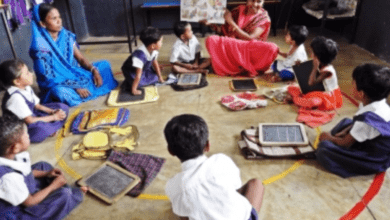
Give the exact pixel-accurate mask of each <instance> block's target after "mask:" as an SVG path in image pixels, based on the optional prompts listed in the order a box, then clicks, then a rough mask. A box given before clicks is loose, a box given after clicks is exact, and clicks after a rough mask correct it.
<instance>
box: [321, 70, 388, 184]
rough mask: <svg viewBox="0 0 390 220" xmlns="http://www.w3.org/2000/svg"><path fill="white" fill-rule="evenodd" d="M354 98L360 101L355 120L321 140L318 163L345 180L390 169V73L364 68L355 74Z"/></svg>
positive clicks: (347, 119) (338, 126)
mask: <svg viewBox="0 0 390 220" xmlns="http://www.w3.org/2000/svg"><path fill="white" fill-rule="evenodd" d="M352 78H353V81H352V91H353V95H354V98H356V99H357V100H359V101H361V104H360V106H359V110H358V111H357V113H356V114H355V116H354V117H353V119H352V120H351V119H349V118H345V119H343V120H342V121H341V122H339V124H337V125H336V126H335V127H334V128H333V129H332V131H331V132H330V133H327V132H324V133H322V134H321V136H320V141H321V142H320V143H319V145H318V149H317V152H316V156H317V160H318V162H319V163H320V164H321V165H322V166H324V167H325V168H326V169H327V170H329V171H330V172H332V173H335V174H337V175H340V176H342V177H350V176H356V175H368V174H374V173H378V172H383V171H386V169H387V168H388V167H390V114H389V112H390V107H389V105H388V104H387V103H386V98H387V97H388V96H389V93H390V69H389V68H388V67H381V66H379V65H376V64H364V65H360V66H358V67H356V68H355V70H354V71H353V74H352Z"/></svg>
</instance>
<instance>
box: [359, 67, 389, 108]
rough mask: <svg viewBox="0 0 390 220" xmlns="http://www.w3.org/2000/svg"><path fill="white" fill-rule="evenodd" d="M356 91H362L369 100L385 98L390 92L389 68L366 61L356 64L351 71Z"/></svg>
mask: <svg viewBox="0 0 390 220" xmlns="http://www.w3.org/2000/svg"><path fill="white" fill-rule="evenodd" d="M352 78H353V80H354V81H355V82H356V88H357V90H358V91H363V92H364V94H365V95H367V96H368V98H370V101H371V102H375V101H379V100H382V99H384V98H387V97H388V96H389V93H390V68H388V67H384V66H381V65H378V64H372V63H367V64H363V65H360V66H357V67H356V68H355V69H354V70H353V73H352Z"/></svg>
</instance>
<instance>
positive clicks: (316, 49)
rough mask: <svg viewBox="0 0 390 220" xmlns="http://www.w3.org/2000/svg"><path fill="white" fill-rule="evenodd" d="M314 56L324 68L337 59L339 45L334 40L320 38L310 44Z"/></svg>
mask: <svg viewBox="0 0 390 220" xmlns="http://www.w3.org/2000/svg"><path fill="white" fill-rule="evenodd" d="M310 46H311V48H312V49H313V53H314V55H315V56H316V57H317V58H318V60H319V61H320V62H321V64H322V65H323V66H326V65H329V64H330V63H332V61H333V60H334V59H335V58H336V56H337V53H338V45H337V43H336V42H335V41H333V40H332V39H328V38H325V37H323V36H318V37H315V38H314V39H313V41H312V42H311V44H310Z"/></svg>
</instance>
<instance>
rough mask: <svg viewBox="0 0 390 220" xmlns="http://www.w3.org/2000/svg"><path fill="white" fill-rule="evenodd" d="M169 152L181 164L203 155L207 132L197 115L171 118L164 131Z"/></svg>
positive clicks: (207, 136)
mask: <svg viewBox="0 0 390 220" xmlns="http://www.w3.org/2000/svg"><path fill="white" fill-rule="evenodd" d="M164 134H165V139H166V140H167V143H168V149H169V151H170V152H171V153H172V154H173V155H175V156H177V157H178V158H179V159H180V160H181V161H182V162H183V161H186V160H189V159H193V158H196V157H198V156H200V155H202V154H203V149H204V148H205V147H206V145H207V141H208V138H209V131H208V128H207V124H206V122H205V121H204V120H203V119H202V118H201V117H199V116H197V115H190V114H183V115H179V116H176V117H174V118H172V119H171V120H170V121H169V122H168V123H167V125H166V126H165V129H164Z"/></svg>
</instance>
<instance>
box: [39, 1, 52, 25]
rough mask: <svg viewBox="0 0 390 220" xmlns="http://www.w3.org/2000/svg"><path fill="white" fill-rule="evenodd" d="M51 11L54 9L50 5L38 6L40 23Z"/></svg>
mask: <svg viewBox="0 0 390 220" xmlns="http://www.w3.org/2000/svg"><path fill="white" fill-rule="evenodd" d="M52 9H55V7H54V6H52V5H50V4H47V3H42V4H40V5H39V9H38V13H39V19H40V20H41V21H45V20H46V17H47V14H49V12H50V11H51V10H52Z"/></svg>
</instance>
